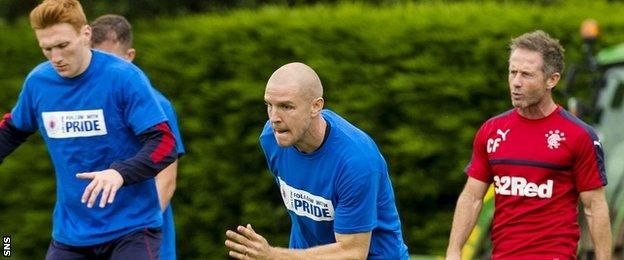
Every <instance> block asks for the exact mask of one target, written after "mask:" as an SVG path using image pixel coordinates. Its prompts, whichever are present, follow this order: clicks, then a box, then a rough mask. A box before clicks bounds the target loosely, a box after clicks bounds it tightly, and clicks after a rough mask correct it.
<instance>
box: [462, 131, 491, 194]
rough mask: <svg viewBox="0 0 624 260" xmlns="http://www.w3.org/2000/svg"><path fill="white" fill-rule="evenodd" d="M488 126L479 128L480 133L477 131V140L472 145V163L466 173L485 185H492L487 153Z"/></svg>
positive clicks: (467, 167)
mask: <svg viewBox="0 0 624 260" xmlns="http://www.w3.org/2000/svg"><path fill="white" fill-rule="evenodd" d="M486 124H487V123H485V124H483V125H482V126H481V128H479V131H477V133H476V134H475V138H474V141H473V143H472V157H471V158H470V162H469V163H468V165H467V166H466V168H465V169H464V171H465V172H466V174H467V175H468V176H470V177H472V178H475V179H477V180H480V181H482V182H485V183H491V182H492V170H491V168H490V164H489V162H488V157H487V152H486V147H487V143H486V139H485V128H486Z"/></svg>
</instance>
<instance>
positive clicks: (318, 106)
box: [312, 97, 325, 116]
mask: <svg viewBox="0 0 624 260" xmlns="http://www.w3.org/2000/svg"><path fill="white" fill-rule="evenodd" d="M323 105H325V100H323V98H322V97H318V98H316V99H315V100H314V101H312V116H317V115H318V114H320V113H321V110H323Z"/></svg>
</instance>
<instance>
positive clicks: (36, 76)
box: [26, 61, 56, 82]
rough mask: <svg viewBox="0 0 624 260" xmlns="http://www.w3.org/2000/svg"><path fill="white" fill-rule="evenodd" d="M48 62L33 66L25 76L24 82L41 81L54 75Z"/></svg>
mask: <svg viewBox="0 0 624 260" xmlns="http://www.w3.org/2000/svg"><path fill="white" fill-rule="evenodd" d="M55 73H56V71H55V70H54V68H53V67H52V63H51V62H50V61H44V62H42V63H39V64H38V65H37V66H35V67H34V68H33V69H32V70H31V71H30V73H28V75H27V76H26V81H27V82H28V81H33V80H41V79H44V78H49V77H51V76H54V75H56V74H55Z"/></svg>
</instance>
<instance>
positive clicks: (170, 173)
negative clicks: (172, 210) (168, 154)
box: [155, 160, 178, 211]
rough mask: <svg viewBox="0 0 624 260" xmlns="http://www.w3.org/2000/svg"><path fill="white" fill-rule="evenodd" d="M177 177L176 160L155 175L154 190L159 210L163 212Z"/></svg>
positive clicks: (171, 195)
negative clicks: (156, 193)
mask: <svg viewBox="0 0 624 260" xmlns="http://www.w3.org/2000/svg"><path fill="white" fill-rule="evenodd" d="M177 176H178V160H175V161H174V162H173V163H171V164H170V165H169V166H167V168H165V169H164V170H162V171H161V172H160V173H159V174H158V175H156V178H155V179H156V189H157V190H158V198H159V200H160V210H161V211H165V209H166V208H167V206H168V205H169V202H170V201H171V198H172V197H173V193H174V192H175V189H176V178H177Z"/></svg>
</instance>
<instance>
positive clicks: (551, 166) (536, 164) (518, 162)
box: [489, 159, 571, 171]
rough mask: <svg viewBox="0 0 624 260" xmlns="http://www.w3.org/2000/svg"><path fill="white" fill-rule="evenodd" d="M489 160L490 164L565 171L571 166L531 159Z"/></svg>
mask: <svg viewBox="0 0 624 260" xmlns="http://www.w3.org/2000/svg"><path fill="white" fill-rule="evenodd" d="M489 162H490V165H496V164H511V165H524V166H533V167H538V168H546V169H551V170H558V171H565V170H570V169H571V167H569V166H564V165H557V164H552V163H547V162H540V161H531V160H517V159H492V160H490V161H489Z"/></svg>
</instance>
